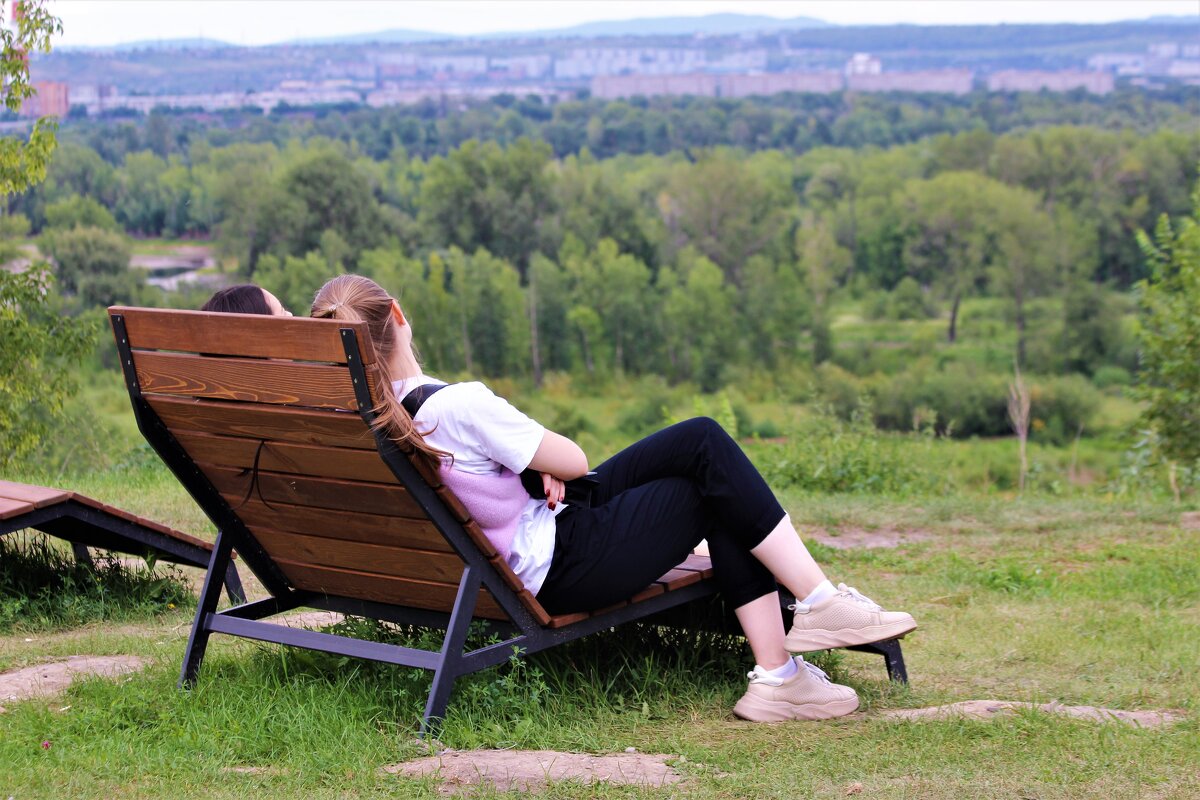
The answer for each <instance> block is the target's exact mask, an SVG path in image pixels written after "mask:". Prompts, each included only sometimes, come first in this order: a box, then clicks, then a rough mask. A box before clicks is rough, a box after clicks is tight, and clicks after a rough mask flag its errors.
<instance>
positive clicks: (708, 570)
mask: <svg viewBox="0 0 1200 800" xmlns="http://www.w3.org/2000/svg"><path fill="white" fill-rule="evenodd" d="M676 569H689V570H692V571H693V572H699V573H700V577H701V578H706V579H707V578H711V577H712V576H713V567H712V559H711V558H709V557H708V556H702V555H697V554H696V553H692V554H691V555H689V556H688V557H687V558H685V559H684V560H683V563H681V564H679V565H678V566H677V567H676Z"/></svg>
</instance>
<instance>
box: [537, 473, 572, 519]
mask: <svg viewBox="0 0 1200 800" xmlns="http://www.w3.org/2000/svg"><path fill="white" fill-rule="evenodd" d="M542 488H543V489H545V490H546V506H547V508H549V509H550V510H551V511H553V510H554V507H555V506H556V505H558V504H559V503H561V502H562V501H563V497H565V496H566V494H567V484H565V483H564V482H563V481H561V480H559V479H558V478H556V477H554V476H553V475H551V474H550V473H549V472H543V473H542Z"/></svg>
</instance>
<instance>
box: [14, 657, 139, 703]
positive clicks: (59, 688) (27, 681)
mask: <svg viewBox="0 0 1200 800" xmlns="http://www.w3.org/2000/svg"><path fill="white" fill-rule="evenodd" d="M146 664H147V660H146V659H144V658H139V657H137V656H70V657H69V658H67V659H66V660H64V661H51V662H49V663H46V664H38V665H37V666H33V667H25V668H24V669H18V670H15V671H13V672H7V673H4V674H3V675H0V700H28V699H29V698H31V697H51V696H53V695H56V694H58V693H60V692H63V691H65V690H66V688H67V687H68V686H70V685H71V684H72V683H73V682H74V681H76V680H78V679H80V678H86V677H89V676H91V675H104V676H106V677H115V676H117V675H124V674H126V673H129V672H136V671H138V670H140V669H142V668H143V667H145V666H146Z"/></svg>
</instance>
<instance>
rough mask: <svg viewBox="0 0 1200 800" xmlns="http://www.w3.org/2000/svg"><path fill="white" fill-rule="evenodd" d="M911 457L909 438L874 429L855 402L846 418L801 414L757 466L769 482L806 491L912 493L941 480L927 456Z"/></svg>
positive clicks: (827, 413)
mask: <svg viewBox="0 0 1200 800" xmlns="http://www.w3.org/2000/svg"><path fill="white" fill-rule="evenodd" d="M923 435H924V436H932V433H931V432H930V433H926V434H923ZM926 441H928V440H926ZM924 455H926V456H927V455H928V452H927V451H926V452H925V454H924ZM913 456H914V453H913V448H912V445H911V443H908V442H906V441H904V440H903V439H902V437H899V436H895V435H887V434H882V433H880V432H879V431H877V430H876V429H875V426H874V425H873V424H872V423H871V414H870V410H869V409H868V408H866V407H865V406H861V405H860V407H859V408H858V410H856V411H855V412H854V414H853V415H851V418H850V420H849V421H844V420H841V419H839V418H838V417H837V416H836V415H835V414H834V413H832V412H830V411H829V410H827V409H819V410H818V412H817V413H816V414H815V415H813V416H811V417H807V418H804V419H802V420H801V421H799V422H798V423H797V424H796V425H795V426H794V427H793V429H792V430H790V431H788V433H787V436H786V437H785V441H784V442H783V443H782V444H778V445H772V446H769V448H768V449H767V450H766V451H765V452H764V453H763V454H762V456H761V457H760V462H761V463H760V468H761V470H762V472H763V475H764V476H765V477H766V478H767V481H768V482H769V483H771V484H772V485H774V486H778V487H780V488H784V487H794V488H798V489H803V490H805V491H810V492H821V493H838V492H872V493H886V494H912V493H919V492H928V491H935V490H937V489H938V487H939V485H940V483H941V481H940V479H939V478H938V477H937V476H936V475H935V474H934V473H933V472H932V471H931V470H930V469H929V467H928V465H927V463H926V461H927V459H925V458H920V457H918V458H914V457H913Z"/></svg>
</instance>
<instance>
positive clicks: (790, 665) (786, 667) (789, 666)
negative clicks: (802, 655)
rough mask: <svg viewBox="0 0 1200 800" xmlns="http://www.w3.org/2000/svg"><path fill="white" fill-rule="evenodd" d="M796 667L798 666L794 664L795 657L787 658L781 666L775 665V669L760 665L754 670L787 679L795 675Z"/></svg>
mask: <svg viewBox="0 0 1200 800" xmlns="http://www.w3.org/2000/svg"><path fill="white" fill-rule="evenodd" d="M798 669H799V667H797V666H796V659H794V658H789V659H788V660H787V661H785V662H784V663H783V666H781V667H776V668H775V669H763V668H762V667H759V668H757V669H756V670H755V672H758V673H760V674H763V675H770V676H771V677H772V678H782V679H783V680H787V679H788V678H790V677H792V676H793V675H795V674H796V670H798Z"/></svg>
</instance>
